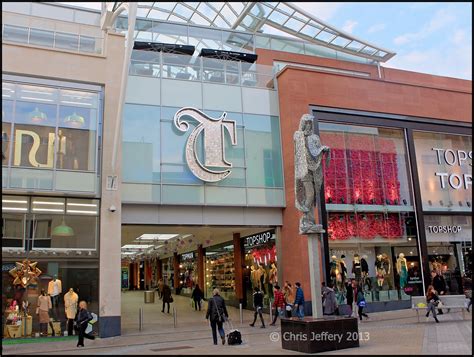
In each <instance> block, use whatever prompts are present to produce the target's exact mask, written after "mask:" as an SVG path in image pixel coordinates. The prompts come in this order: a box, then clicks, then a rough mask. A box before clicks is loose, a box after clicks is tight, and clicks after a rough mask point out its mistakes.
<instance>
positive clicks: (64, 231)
mask: <svg viewBox="0 0 474 357" xmlns="http://www.w3.org/2000/svg"><path fill="white" fill-rule="evenodd" d="M51 235H53V236H58V237H72V236H74V230H73V229H72V228H71V227H69V226H67V225H66V222H64V217H63V221H62V222H61V224H60V225H59V226H56V227H54V228H53V232H52V234H51Z"/></svg>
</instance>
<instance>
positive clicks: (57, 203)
mask: <svg viewBox="0 0 474 357" xmlns="http://www.w3.org/2000/svg"><path fill="white" fill-rule="evenodd" d="M33 204H34V205H36V204H38V205H54V206H64V202H49V201H33Z"/></svg>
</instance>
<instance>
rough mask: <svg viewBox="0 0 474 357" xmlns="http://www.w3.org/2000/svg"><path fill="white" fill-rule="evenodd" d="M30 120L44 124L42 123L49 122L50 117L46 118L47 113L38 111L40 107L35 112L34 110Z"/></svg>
mask: <svg viewBox="0 0 474 357" xmlns="http://www.w3.org/2000/svg"><path fill="white" fill-rule="evenodd" d="M30 120H31V121H32V122H34V123H42V122H44V121H46V120H48V117H47V116H46V114H45V113H43V112H41V111H40V110H39V109H38V107H36V108H35V110H33V111H32V112H31V113H30Z"/></svg>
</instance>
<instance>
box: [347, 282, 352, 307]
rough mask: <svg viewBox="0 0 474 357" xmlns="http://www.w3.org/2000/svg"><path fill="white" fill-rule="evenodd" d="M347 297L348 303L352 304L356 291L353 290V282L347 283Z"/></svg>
mask: <svg viewBox="0 0 474 357" xmlns="http://www.w3.org/2000/svg"><path fill="white" fill-rule="evenodd" d="M346 290H347V291H346V298H347V303H348V304H349V305H352V303H353V302H354V291H353V290H352V285H351V284H347V285H346Z"/></svg>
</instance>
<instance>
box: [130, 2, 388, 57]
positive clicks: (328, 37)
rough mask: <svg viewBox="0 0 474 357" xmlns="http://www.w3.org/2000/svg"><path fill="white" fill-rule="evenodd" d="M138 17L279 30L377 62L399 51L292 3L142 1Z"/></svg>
mask: <svg viewBox="0 0 474 357" xmlns="http://www.w3.org/2000/svg"><path fill="white" fill-rule="evenodd" d="M137 17H139V18H148V19H153V20H159V21H171V22H182V23H187V24H196V25H201V26H206V27H211V28H212V27H214V28H220V29H228V30H237V31H244V32H248V33H254V34H255V33H260V32H263V33H271V32H272V30H277V31H282V32H285V33H287V34H290V35H292V36H295V37H297V38H299V39H302V40H304V41H307V42H309V43H314V44H317V45H320V46H324V47H327V48H331V49H334V50H337V51H341V52H345V53H348V54H351V55H354V56H358V57H363V58H367V59H371V60H374V61H377V62H386V61H387V60H389V59H390V58H392V57H393V56H395V52H393V51H389V50H387V49H383V48H381V47H380V46H376V45H373V44H370V43H369V42H367V41H363V40H360V39H358V38H356V37H354V36H352V35H351V34H348V33H346V32H344V31H342V30H339V29H337V28H335V27H334V26H331V25H329V24H327V23H325V22H324V21H322V20H320V19H318V18H317V17H315V16H313V15H312V14H309V13H308V12H306V11H304V10H302V9H301V8H299V7H298V6H296V5H295V4H294V3H291V2H139V3H138V10H137ZM273 32H274V31H273Z"/></svg>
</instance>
